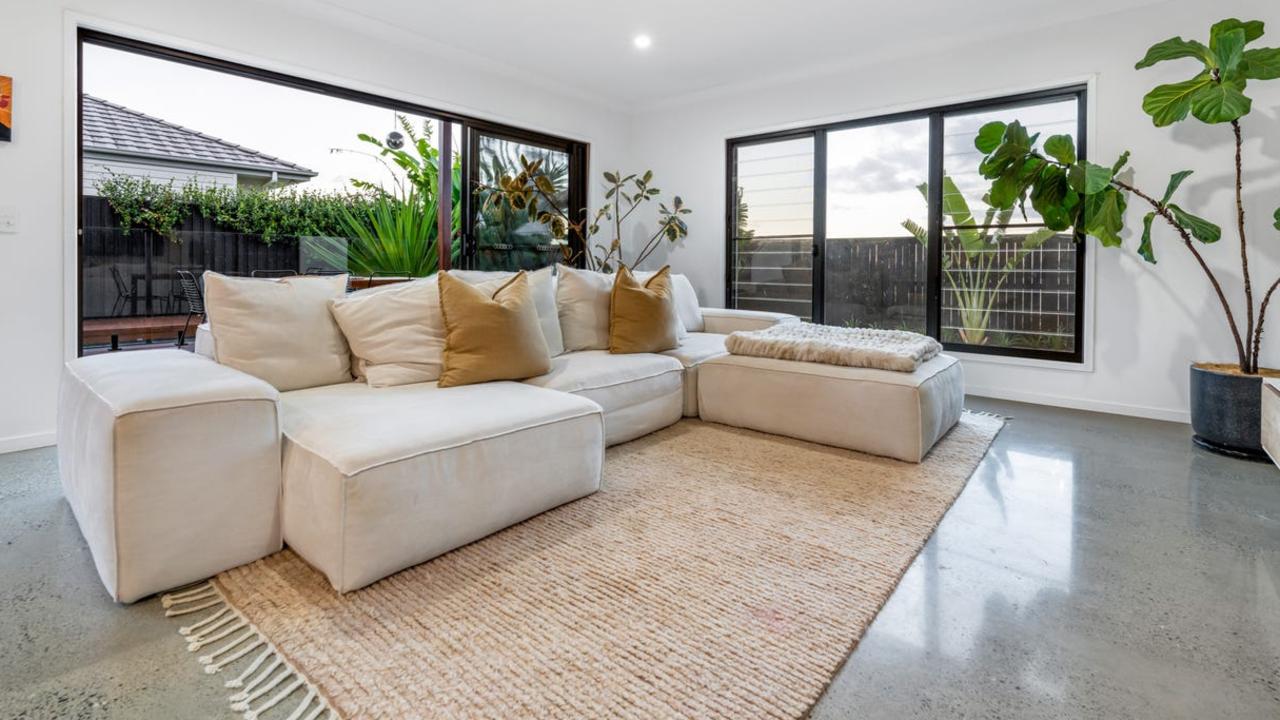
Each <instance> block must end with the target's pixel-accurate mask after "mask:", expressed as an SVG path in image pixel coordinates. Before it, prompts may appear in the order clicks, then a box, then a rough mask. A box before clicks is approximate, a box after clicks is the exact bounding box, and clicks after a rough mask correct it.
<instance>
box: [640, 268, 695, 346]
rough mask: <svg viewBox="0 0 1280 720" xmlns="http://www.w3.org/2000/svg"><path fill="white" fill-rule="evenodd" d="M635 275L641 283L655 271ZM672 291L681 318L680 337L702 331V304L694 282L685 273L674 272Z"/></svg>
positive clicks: (677, 312)
mask: <svg viewBox="0 0 1280 720" xmlns="http://www.w3.org/2000/svg"><path fill="white" fill-rule="evenodd" d="M635 276H636V279H637V280H639V281H640V282H641V283H646V282H648V281H649V278H651V277H653V276H654V272H653V271H647V272H638V273H636V274H635ZM671 291H672V294H673V295H674V296H675V301H676V315H677V316H679V318H680V338H681V339H684V338H685V337H687V336H688V335H689V333H691V332H702V328H703V327H704V325H703V322H702V306H701V305H699V304H698V293H696V292H694V289H693V283H691V282H689V278H687V277H685V276H684V275H677V274H675V273H672V274H671Z"/></svg>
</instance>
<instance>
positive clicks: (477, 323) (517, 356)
mask: <svg viewBox="0 0 1280 720" xmlns="http://www.w3.org/2000/svg"><path fill="white" fill-rule="evenodd" d="M439 277H440V281H439V286H440V309H441V311H442V314H443V315H444V326H445V344H444V369H443V370H442V371H441V373H440V383H439V384H440V387H442V388H446V387H454V386H457V385H470V384H472V383H481V382H489V381H491V380H524V379H526V378H531V377H534V376H537V375H543V374H545V373H547V372H548V371H549V370H551V354H550V353H549V352H548V351H547V341H546V338H545V337H543V335H542V328H541V326H540V325H539V324H538V310H537V307H536V306H535V304H534V300H533V293H532V292H531V290H530V288H529V274H528V273H524V272H520V273H517V274H516V275H515V277H513V278H511V280H509V281H508V282H507V283H505V284H503V285H502V286H501V287H499V288H498V289H497V290H496V291H493V292H488V291H486V290H484V289H482V286H473V285H471V284H469V283H467V282H465V281H463V280H459V279H457V278H455V277H453V276H452V275H451V274H450V273H447V272H445V273H441V274H440V276H439Z"/></svg>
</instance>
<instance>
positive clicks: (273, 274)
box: [249, 270, 298, 278]
mask: <svg viewBox="0 0 1280 720" xmlns="http://www.w3.org/2000/svg"><path fill="white" fill-rule="evenodd" d="M297 274H298V271H297V270H254V271H253V272H251V273H249V277H256V278H282V277H294V276H296V275H297Z"/></svg>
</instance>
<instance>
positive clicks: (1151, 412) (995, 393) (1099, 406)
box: [965, 385, 1191, 424]
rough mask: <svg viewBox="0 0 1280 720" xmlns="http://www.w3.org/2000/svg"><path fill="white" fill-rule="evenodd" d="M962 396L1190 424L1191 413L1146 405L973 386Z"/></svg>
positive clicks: (966, 388)
mask: <svg viewBox="0 0 1280 720" xmlns="http://www.w3.org/2000/svg"><path fill="white" fill-rule="evenodd" d="M965 395H972V396H974V397H985V398H993V399H995V400H1012V401H1014V402H1024V403H1028V404H1031V405H1048V406H1050V407H1061V408H1070V409H1072V410H1088V411H1090V412H1100V413H1107V414H1110V415H1128V416H1130V417H1140V418H1148V419H1150V420H1165V421H1167V422H1176V423H1184V424H1188V423H1190V422H1191V412H1190V411H1188V410H1179V409H1176V408H1158V407H1147V406H1145V405H1128V404H1125V403H1110V402H1102V401H1099V400H1088V399H1084V398H1073V397H1066V396H1062V395H1049V394H1045V393H1035V392H1025V391H1021V390H1006V389H1004V388H991V387H982V386H975V385H966V386H965Z"/></svg>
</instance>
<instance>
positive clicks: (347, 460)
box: [281, 382, 599, 476]
mask: <svg viewBox="0 0 1280 720" xmlns="http://www.w3.org/2000/svg"><path fill="white" fill-rule="evenodd" d="M379 391H380V392H379ZM281 405H282V407H283V409H282V411H281V419H282V424H283V429H284V434H285V437H286V438H287V439H288V440H289V441H290V442H292V443H294V444H296V445H300V446H302V447H305V448H308V449H310V450H311V451H312V452H314V453H315V454H316V455H317V456H319V457H321V458H323V459H324V460H325V461H326V462H328V463H330V464H331V465H333V466H334V467H335V468H336V469H337V470H338V471H339V472H341V473H342V474H344V475H349V476H350V475H356V474H358V473H360V472H363V471H365V470H368V469H370V468H373V467H377V466H378V465H385V464H387V463H392V462H397V461H399V460H403V459H405V458H409V457H412V456H414V455H419V454H422V453H429V452H436V451H438V450H445V449H448V448H452V447H457V446H459V445H465V444H467V443H470V442H475V441H477V440H483V439H487V438H491V437H497V436H501V435H506V434H509V433H513V432H518V431H520V430H524V429H528V428H530V427H536V426H538V425H545V424H547V423H553V422H558V421H561V420H567V419H572V418H575V417H580V416H584V415H592V414H595V415H598V414H599V409H598V408H596V407H594V405H593V404H592V403H589V402H585V403H584V402H582V399H581V398H577V397H574V396H572V395H566V394H564V393H548V392H542V391H539V390H538V389H536V388H531V387H529V386H527V385H523V384H521V383H510V382H494V383H481V384H478V385H472V386H463V387H456V388H439V387H437V386H436V384H435V383H417V384H414V385H401V386H397V387H395V388H369V387H368V386H366V385H364V384H363V383H358V382H352V383H344V384H342V385H329V386H325V387H319V388H308V389H306V390H298V391H294V392H290V393H285V394H283V395H282V396H281ZM444 419H447V420H448V421H447V422H443V420H444Z"/></svg>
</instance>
